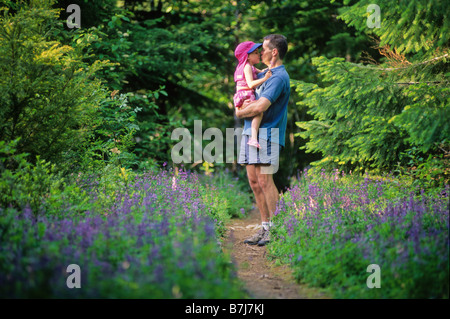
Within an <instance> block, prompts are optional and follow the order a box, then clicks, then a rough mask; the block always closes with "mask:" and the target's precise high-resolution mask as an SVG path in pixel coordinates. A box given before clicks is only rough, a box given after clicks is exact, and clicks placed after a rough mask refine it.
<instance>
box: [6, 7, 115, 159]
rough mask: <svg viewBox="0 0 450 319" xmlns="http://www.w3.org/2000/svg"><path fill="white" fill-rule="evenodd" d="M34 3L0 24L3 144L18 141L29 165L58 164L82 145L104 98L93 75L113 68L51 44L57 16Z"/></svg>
mask: <svg viewBox="0 0 450 319" xmlns="http://www.w3.org/2000/svg"><path fill="white" fill-rule="evenodd" d="M51 4H52V1H35V2H32V4H31V5H29V6H24V7H23V8H21V9H19V10H18V11H17V12H16V13H15V14H9V11H8V10H7V9H5V10H4V11H3V15H2V17H1V18H0V57H1V58H0V59H1V64H0V65H1V67H0V89H1V90H2V91H3V92H5V94H3V95H2V96H1V97H0V104H1V105H2V108H1V110H0V140H15V139H17V138H20V141H19V143H18V144H17V149H18V152H19V153H23V152H26V153H29V154H30V155H31V157H30V158H31V160H34V158H35V157H36V156H37V155H40V156H41V158H42V159H45V160H51V161H55V162H58V161H59V159H60V156H61V154H62V153H63V152H64V151H67V150H69V149H70V148H71V147H76V146H77V145H80V144H81V143H83V142H84V140H85V138H86V127H89V126H90V123H91V120H92V118H93V117H94V116H95V113H96V109H97V107H98V105H99V103H100V101H101V100H102V99H103V98H104V95H103V92H102V89H101V83H100V82H99V81H98V80H95V79H94V78H93V77H94V75H95V73H96V72H97V71H98V70H99V69H101V68H103V67H105V66H108V65H110V64H109V63H107V62H100V61H96V62H94V63H92V64H91V65H86V64H85V63H84V62H83V56H81V55H79V54H78V53H77V50H74V49H73V47H71V46H68V45H62V44H61V43H60V42H58V41H55V40H53V39H52V32H53V30H55V29H56V28H57V27H58V26H57V17H58V10H56V9H50V5H51Z"/></svg>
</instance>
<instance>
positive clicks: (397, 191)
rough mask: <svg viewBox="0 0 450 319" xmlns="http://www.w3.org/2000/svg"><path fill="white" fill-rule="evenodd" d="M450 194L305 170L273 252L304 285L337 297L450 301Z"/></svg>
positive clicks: (387, 179)
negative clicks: (375, 272) (373, 283)
mask: <svg viewBox="0 0 450 319" xmlns="http://www.w3.org/2000/svg"><path fill="white" fill-rule="evenodd" d="M449 191H450V188H449V186H448V185H447V186H446V187H444V188H434V189H432V190H428V191H425V190H424V189H420V188H419V187H416V186H413V185H412V184H411V183H410V182H408V180H407V179H402V178H397V177H393V176H389V175H387V176H384V177H380V176H369V175H368V174H366V175H365V176H363V177H361V176H356V175H355V176H352V175H349V174H345V173H344V172H340V171H338V170H336V171H335V172H334V173H333V174H329V173H325V172H324V171H321V172H320V173H317V172H316V173H312V172H309V171H306V170H305V171H304V172H303V174H301V175H300V176H299V178H298V180H297V181H296V182H295V183H294V185H293V186H292V187H291V188H289V189H287V190H286V192H285V193H284V194H283V195H282V196H281V199H280V201H279V203H278V206H277V211H276V212H275V223H276V225H277V227H274V228H273V233H274V239H275V240H274V242H273V243H272V244H271V245H270V246H269V249H270V252H271V254H272V257H273V258H276V259H277V260H279V261H282V262H285V263H287V264H289V265H291V266H292V268H293V270H294V273H295V276H296V278H297V280H298V281H300V282H303V283H308V284H311V285H313V286H316V287H326V288H328V289H329V290H330V291H331V292H332V294H333V295H334V296H335V297H337V298H448V293H449ZM370 265H377V266H378V267H379V270H380V275H379V281H380V283H379V284H380V286H379V287H377V288H374V287H369V286H370V284H367V280H368V277H369V276H370V274H371V272H370V271H368V266H370Z"/></svg>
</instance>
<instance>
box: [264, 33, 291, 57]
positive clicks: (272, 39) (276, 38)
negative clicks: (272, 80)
mask: <svg viewBox="0 0 450 319" xmlns="http://www.w3.org/2000/svg"><path fill="white" fill-rule="evenodd" d="M264 40H269V47H270V48H271V49H274V48H277V50H278V54H279V55H280V59H281V60H283V59H284V56H285V55H286V52H287V49H288V44H287V40H286V37H285V36H284V35H281V34H270V35H268V36H265V37H264Z"/></svg>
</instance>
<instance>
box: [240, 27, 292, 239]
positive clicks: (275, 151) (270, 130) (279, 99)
mask: <svg viewBox="0 0 450 319" xmlns="http://www.w3.org/2000/svg"><path fill="white" fill-rule="evenodd" d="M286 52H287V41H286V38H285V37H284V36H282V35H280V34H271V35H268V36H266V37H264V42H263V45H262V51H261V60H262V62H263V63H264V64H265V65H267V66H269V67H270V68H271V71H272V76H271V77H270V78H269V79H268V80H266V82H264V83H263V84H261V85H260V86H259V87H258V88H257V89H256V98H257V100H256V101H253V102H249V101H246V102H245V103H244V105H243V106H242V107H241V108H239V109H236V116H237V117H238V118H244V119H245V121H244V131H243V133H242V134H243V135H242V142H241V149H240V154H239V160H238V163H239V164H245V165H246V169H247V177H248V180H249V184H250V187H251V189H252V191H253V193H254V195H255V200H256V205H257V206H258V209H259V212H260V215H261V222H262V227H261V229H260V230H259V231H258V232H257V233H256V234H254V235H253V236H251V237H250V238H248V239H246V240H245V241H244V243H247V244H250V245H259V246H264V245H266V244H267V243H268V242H269V241H270V231H269V228H270V227H271V226H272V222H271V218H272V216H273V213H274V211H275V209H276V204H277V201H278V190H277V188H276V186H275V183H274V181H273V173H276V171H274V169H273V168H274V167H275V168H276V169H277V168H278V164H279V154H280V151H281V149H282V147H284V145H285V134H286V125H287V105H288V102H289V96H290V83H289V75H288V73H287V72H286V69H285V67H284V65H283V58H284V56H285V54H286ZM264 75H265V72H261V73H260V74H259V75H258V77H263V76H264ZM260 113H263V119H262V121H261V125H260V130H259V144H260V145H261V148H260V149H259V150H256V149H254V148H252V147H251V146H248V144H247V142H248V140H249V136H250V134H251V120H252V119H251V118H252V117H253V116H256V115H258V114H260ZM269 167H270V168H272V170H269V169H268V168H269Z"/></svg>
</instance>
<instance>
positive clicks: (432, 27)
mask: <svg viewBox="0 0 450 319" xmlns="http://www.w3.org/2000/svg"><path fill="white" fill-rule="evenodd" d="M346 2H347V3H348V2H350V1H346ZM372 3H373V2H371V1H370V0H362V1H358V2H355V3H354V4H353V5H349V6H346V7H343V8H342V9H341V11H340V12H341V14H340V18H341V19H343V20H344V21H345V22H346V23H347V24H348V25H349V26H353V27H355V28H356V29H357V30H361V31H363V30H365V31H368V27H367V24H366V22H367V17H368V16H369V15H370V14H372V12H367V7H368V6H369V5H370V4H372ZM376 4H377V5H378V6H379V7H380V13H381V26H380V28H373V29H370V31H371V32H373V33H374V34H376V35H377V36H378V37H379V38H380V40H381V41H380V46H384V45H391V46H394V45H395V48H396V49H397V51H398V52H399V53H410V52H420V51H422V52H429V53H431V52H435V50H437V49H439V48H443V47H445V46H448V43H449V32H448V31H449V30H450V22H449V21H448V17H447V14H448V12H449V9H450V6H449V4H448V2H446V1H440V0H431V1H428V0H413V1H404V2H403V1H400V2H396V3H395V4H393V3H392V1H389V0H381V1H377V2H376Z"/></svg>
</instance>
